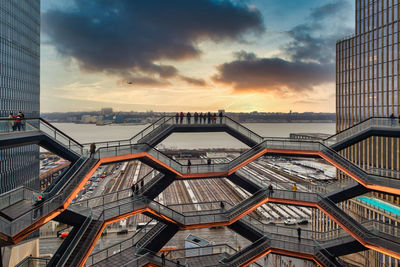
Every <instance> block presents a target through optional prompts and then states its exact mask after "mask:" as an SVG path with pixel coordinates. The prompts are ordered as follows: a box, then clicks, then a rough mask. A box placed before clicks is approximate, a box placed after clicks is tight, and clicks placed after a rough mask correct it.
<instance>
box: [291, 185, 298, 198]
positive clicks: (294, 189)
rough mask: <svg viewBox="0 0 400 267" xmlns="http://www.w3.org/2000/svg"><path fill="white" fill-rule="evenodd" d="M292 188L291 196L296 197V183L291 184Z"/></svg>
mask: <svg viewBox="0 0 400 267" xmlns="http://www.w3.org/2000/svg"><path fill="white" fill-rule="evenodd" d="M292 190H293V197H296V191H297V185H296V184H293V187H292Z"/></svg>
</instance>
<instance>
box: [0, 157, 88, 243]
mask: <svg viewBox="0 0 400 267" xmlns="http://www.w3.org/2000/svg"><path fill="white" fill-rule="evenodd" d="M88 160H90V159H86V160H85V161H84V163H83V164H82V165H80V166H78V167H77V168H76V169H74V170H73V171H71V178H70V179H69V180H68V182H67V183H62V184H61V185H60V186H59V187H57V188H59V190H58V191H59V192H61V193H59V194H56V195H54V196H52V197H49V198H47V197H46V196H45V197H44V201H43V203H39V204H38V205H36V206H32V207H31V208H30V209H29V210H27V211H26V212H25V213H24V214H21V215H20V216H18V217H17V218H15V219H14V220H13V221H11V222H8V221H7V222H6V221H4V220H0V229H1V232H2V233H4V234H6V235H8V236H14V235H16V234H18V233H20V232H21V231H22V230H23V229H25V228H26V227H27V226H29V225H32V224H33V223H35V222H36V221H38V220H39V219H41V218H42V217H43V216H44V215H46V214H49V213H50V212H52V211H54V210H55V209H57V208H59V207H60V206H61V205H63V204H64V202H65V200H66V199H67V198H68V197H69V196H70V195H71V192H72V191H73V189H74V188H76V186H77V185H78V184H79V183H80V182H81V178H83V177H84V175H83V174H82V173H80V171H81V170H82V168H84V167H87V166H85V163H86V162H87V161H88ZM84 174H86V172H85V173H84ZM73 178H76V179H73ZM78 178H80V179H78ZM0 219H2V218H1V217H0Z"/></svg>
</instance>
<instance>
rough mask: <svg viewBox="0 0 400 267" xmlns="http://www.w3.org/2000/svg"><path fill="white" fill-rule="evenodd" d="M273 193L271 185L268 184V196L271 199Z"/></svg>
mask: <svg viewBox="0 0 400 267" xmlns="http://www.w3.org/2000/svg"><path fill="white" fill-rule="evenodd" d="M273 193H274V188H273V187H272V184H269V186H268V196H269V197H272V194H273Z"/></svg>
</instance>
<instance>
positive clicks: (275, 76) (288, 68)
mask: <svg viewBox="0 0 400 267" xmlns="http://www.w3.org/2000/svg"><path fill="white" fill-rule="evenodd" d="M217 70H218V74H217V75H215V76H214V77H213V80H214V81H216V82H219V83H224V84H230V85H232V86H233V87H234V89H235V90H236V92H245V91H246V92H248V91H260V92H273V93H277V94H280V95H282V96H283V95H284V94H286V93H293V92H294V93H298V92H303V91H311V90H312V88H313V87H314V86H317V85H320V84H324V83H326V82H329V81H334V65H333V64H326V65H321V64H318V63H313V62H290V61H286V60H283V59H280V58H258V57H257V56H256V55H255V54H253V53H246V52H243V51H242V52H239V53H237V54H236V60H234V61H232V62H228V63H225V64H222V65H219V66H218V67H217Z"/></svg>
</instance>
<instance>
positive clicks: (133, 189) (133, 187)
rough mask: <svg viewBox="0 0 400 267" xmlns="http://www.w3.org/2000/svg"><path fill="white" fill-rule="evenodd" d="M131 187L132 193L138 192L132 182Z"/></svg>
mask: <svg viewBox="0 0 400 267" xmlns="http://www.w3.org/2000/svg"><path fill="white" fill-rule="evenodd" d="M131 189H132V193H134V194H135V193H136V185H135V184H132V186H131Z"/></svg>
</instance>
